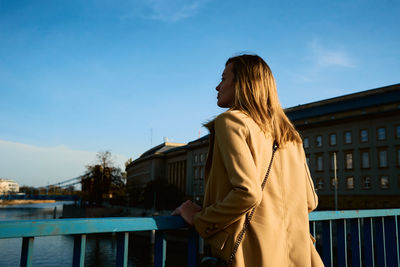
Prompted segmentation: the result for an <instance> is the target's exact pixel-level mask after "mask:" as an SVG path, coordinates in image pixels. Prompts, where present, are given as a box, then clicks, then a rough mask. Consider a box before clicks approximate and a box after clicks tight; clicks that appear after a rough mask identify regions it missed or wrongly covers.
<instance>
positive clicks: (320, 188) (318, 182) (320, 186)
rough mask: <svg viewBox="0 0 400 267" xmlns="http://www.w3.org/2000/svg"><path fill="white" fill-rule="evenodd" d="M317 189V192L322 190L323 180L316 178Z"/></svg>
mask: <svg viewBox="0 0 400 267" xmlns="http://www.w3.org/2000/svg"><path fill="white" fill-rule="evenodd" d="M317 189H318V190H322V189H324V179H323V178H317Z"/></svg>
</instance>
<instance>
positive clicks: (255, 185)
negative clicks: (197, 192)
mask: <svg viewBox="0 0 400 267" xmlns="http://www.w3.org/2000/svg"><path fill="white" fill-rule="evenodd" d="M208 126H209V129H210V147H209V154H208V158H207V163H206V169H205V171H206V176H205V177H206V181H205V182H206V189H205V196H204V203H203V210H202V211H201V212H199V213H198V214H196V216H195V217H194V227H195V228H196V230H197V231H198V232H199V234H200V235H201V236H202V237H203V238H205V240H206V241H207V242H208V243H209V244H210V246H211V248H212V253H213V254H214V255H215V256H219V257H221V258H224V259H226V260H228V258H229V256H230V254H231V252H232V247H233V245H234V243H235V240H236V237H237V235H238V233H239V232H240V230H241V229H242V227H243V223H244V220H245V216H246V213H247V212H249V211H250V210H251V209H252V208H253V207H257V208H256V211H255V214H254V216H253V219H252V221H251V223H250V226H249V228H248V229H247V232H246V235H245V238H244V239H243V241H242V243H241V244H240V246H239V249H238V251H237V253H236V257H235V260H234V263H233V266H246V267H258V266H263V267H264V266H273V267H277V266H279V267H280V266H296V267H297V266H299V267H300V266H305V267H310V266H312V264H311V259H312V258H313V259H314V260H313V262H314V265H315V262H316V266H323V264H322V261H321V259H320V257H319V255H318V253H317V252H316V250H315V248H314V246H313V243H312V239H311V237H310V233H309V220H308V213H309V212H311V211H312V210H314V209H315V208H316V207H317V204H318V200H317V195H316V193H315V190H314V185H313V182H312V180H311V177H310V172H309V170H308V166H307V164H306V160H305V155H304V150H303V148H302V146H301V144H297V143H287V144H285V145H284V146H281V147H280V148H279V149H278V150H277V152H276V154H275V158H274V161H273V164H272V168H271V173H270V176H269V178H268V181H267V183H266V186H265V188H264V190H263V191H261V183H262V180H263V179H264V177H265V174H266V171H267V168H268V164H269V162H270V159H271V154H272V144H273V140H272V139H271V137H270V136H268V135H266V134H264V133H263V132H262V131H261V130H260V128H259V127H258V125H257V124H256V123H255V122H254V121H253V120H252V119H251V118H250V117H248V116H247V115H245V114H244V113H242V112H240V111H234V110H228V111H227V112H224V113H222V114H221V115H219V116H218V117H217V118H216V119H215V120H214V121H213V122H211V123H209V125H208Z"/></svg>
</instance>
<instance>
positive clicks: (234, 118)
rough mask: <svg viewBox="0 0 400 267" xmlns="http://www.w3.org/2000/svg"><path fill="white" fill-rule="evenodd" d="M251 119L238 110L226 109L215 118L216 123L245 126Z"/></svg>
mask: <svg viewBox="0 0 400 267" xmlns="http://www.w3.org/2000/svg"><path fill="white" fill-rule="evenodd" d="M249 121H252V119H251V118H250V117H249V116H248V115H247V114H245V113H243V112H242V111H239V110H227V111H225V112H224V113H221V114H220V115H218V116H217V117H216V118H215V124H216V125H221V124H222V125H226V124H235V125H236V126H240V125H242V126H246V125H247V124H248V123H249Z"/></svg>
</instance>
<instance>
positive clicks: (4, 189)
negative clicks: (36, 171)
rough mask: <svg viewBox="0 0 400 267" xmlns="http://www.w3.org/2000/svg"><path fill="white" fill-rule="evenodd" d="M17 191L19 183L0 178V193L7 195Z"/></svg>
mask: <svg viewBox="0 0 400 267" xmlns="http://www.w3.org/2000/svg"><path fill="white" fill-rule="evenodd" d="M18 192H19V185H18V184H17V183H16V182H15V181H13V180H10V179H0V195H7V194H13V193H18Z"/></svg>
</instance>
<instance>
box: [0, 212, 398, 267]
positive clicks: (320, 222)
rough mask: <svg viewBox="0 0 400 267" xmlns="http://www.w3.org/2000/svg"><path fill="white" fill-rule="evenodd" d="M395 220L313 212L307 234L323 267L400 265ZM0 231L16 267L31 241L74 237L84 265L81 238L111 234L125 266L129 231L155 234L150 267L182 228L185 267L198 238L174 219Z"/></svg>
mask: <svg viewBox="0 0 400 267" xmlns="http://www.w3.org/2000/svg"><path fill="white" fill-rule="evenodd" d="M399 216H400V209H385V210H352V211H319V212H313V213H311V214H310V215H309V220H310V231H311V234H313V236H315V237H316V240H317V241H316V243H315V246H316V247H317V249H318V251H319V252H320V254H321V256H322V259H323V261H324V264H325V266H326V267H332V266H340V267H341V266H353V267H357V266H366V267H374V266H377V267H381V266H382V267H392V266H400V257H399V255H400V252H399V245H400V244H399V231H400V222H399ZM0 229H1V231H0V238H22V249H21V258H20V266H31V265H32V254H33V247H34V240H35V237H41V236H53V235H73V236H74V249H73V255H71V257H72V258H73V266H84V261H85V245H86V235H88V234H101V233H116V235H117V246H116V252H117V253H116V266H118V267H120V266H121V267H126V266H127V264H128V253H129V250H128V244H129V233H131V232H135V231H152V230H154V231H155V232H156V234H155V246H154V257H155V258H154V266H156V267H162V266H165V262H166V246H167V240H166V237H165V232H166V231H168V230H173V229H187V243H188V252H187V266H189V267H195V266H197V263H198V261H199V260H198V258H199V257H198V251H199V250H198V249H199V246H198V244H199V242H198V241H199V237H198V235H197V234H196V233H195V232H194V231H193V229H191V228H188V227H187V225H186V224H185V223H184V221H183V220H182V218H181V217H176V216H159V217H148V218H144V217H138V218H96V219H55V220H34V221H31V220H20V221H2V222H0ZM38 253H40V251H39V252H38Z"/></svg>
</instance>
